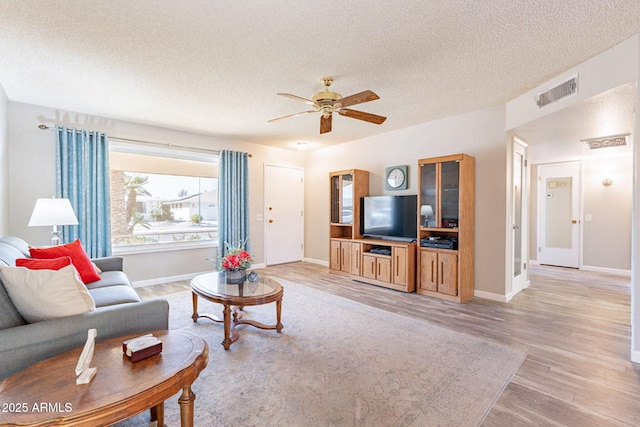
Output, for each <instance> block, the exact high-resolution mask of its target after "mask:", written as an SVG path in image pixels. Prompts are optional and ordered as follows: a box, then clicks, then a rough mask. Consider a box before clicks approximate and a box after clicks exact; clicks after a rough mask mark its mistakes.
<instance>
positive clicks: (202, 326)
mask: <svg viewBox="0 0 640 427" xmlns="http://www.w3.org/2000/svg"><path fill="white" fill-rule="evenodd" d="M278 280H279V281H280V282H281V283H282V285H283V287H284V289H285V294H284V299H283V306H282V323H283V324H284V329H283V331H282V333H281V334H278V333H277V332H276V331H272V330H271V331H266V330H260V329H256V328H253V327H251V326H248V325H240V326H239V327H238V330H239V331H240V339H239V340H238V341H237V342H235V343H234V344H233V345H232V346H231V348H230V350H229V351H225V350H224V349H223V347H222V346H221V345H220V343H221V341H222V338H223V329H222V325H221V324H217V323H213V322H211V321H209V320H207V319H200V320H199V321H198V322H197V323H193V321H192V320H191V317H190V316H191V313H192V309H191V293H190V292H181V293H176V294H172V295H169V296H168V297H167V299H168V300H169V303H170V307H171V309H170V328H171V329H184V330H187V331H190V332H193V333H196V334H198V335H200V336H202V337H203V338H204V339H205V340H206V341H207V343H208V344H209V364H208V366H207V368H206V369H205V370H204V371H203V372H202V373H201V374H200V377H199V378H198V379H197V380H196V381H195V383H194V384H193V391H194V392H195V393H196V396H197V397H196V401H195V425H196V426H207V427H209V426H232V425H235V426H274V427H275V426H385V427H386V426H415V427H422V426H445V425H450V426H477V425H479V424H481V423H482V421H483V419H484V418H485V416H486V415H487V414H488V412H489V411H490V409H491V407H492V406H493V404H494V402H495V401H496V400H497V398H498V397H499V396H500V393H501V392H502V390H503V389H504V387H505V386H506V385H507V384H508V382H509V380H510V378H511V376H512V375H513V374H514V373H515V372H516V370H517V369H518V367H519V366H520V364H521V363H522V361H523V360H524V357H525V354H524V353H522V352H521V351H518V350H515V349H513V348H510V347H507V346H503V345H500V344H496V343H491V342H488V341H485V340H482V339H478V338H475V337H472V336H469V335H465V334H461V333H457V332H454V331H450V330H448V329H445V328H442V327H439V326H436V325H433V324H431V323H428V322H425V321H422V320H416V319H411V318H408V317H403V316H401V315H397V314H394V313H389V312H386V311H383V310H379V309H376V308H373V307H370V306H367V305H363V304H359V303H357V302H353V301H351V300H347V299H344V298H341V297H338V296H335V295H331V294H328V293H324V292H321V291H318V290H315V289H312V288H309V287H305V286H303V285H299V284H296V283H292V282H289V281H286V280H281V279H278ZM199 304H200V306H199V312H200V313H204V312H208V313H215V314H221V311H222V306H221V305H217V304H213V303H209V302H207V301H203V300H202V299H200V303H199ZM245 316H247V317H249V318H251V319H255V320H258V321H261V322H263V323H267V324H273V323H274V321H275V305H274V303H272V304H268V305H265V306H257V307H247V308H246V309H245ZM177 398H178V395H176V396H174V397H173V398H171V399H169V400H167V401H166V402H165V423H166V424H167V425H171V426H175V425H180V413H179V405H178V402H177ZM153 424H155V423H151V425H153ZM148 425H149V413H148V411H146V412H144V413H143V414H140V415H138V416H136V417H134V418H132V419H129V420H127V421H125V422H123V423H119V424H118V426H119V427H125V426H126V427H133V426H136V427H137V426H148Z"/></svg>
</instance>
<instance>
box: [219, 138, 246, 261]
mask: <svg viewBox="0 0 640 427" xmlns="http://www.w3.org/2000/svg"><path fill="white" fill-rule="evenodd" d="M248 157H249V155H248V154H247V153H241V152H239V151H231V150H222V151H221V152H220V170H219V174H218V184H219V192H218V201H219V203H218V207H219V215H220V218H219V221H218V222H219V223H218V256H219V257H221V256H223V255H224V254H225V252H226V251H225V249H226V248H225V246H226V245H231V246H239V245H242V244H244V249H246V250H247V251H248V250H249V161H248Z"/></svg>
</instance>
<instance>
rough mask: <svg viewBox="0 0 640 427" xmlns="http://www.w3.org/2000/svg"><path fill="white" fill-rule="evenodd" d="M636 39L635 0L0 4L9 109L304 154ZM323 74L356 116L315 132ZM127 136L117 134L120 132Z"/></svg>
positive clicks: (534, 81)
mask: <svg viewBox="0 0 640 427" xmlns="http://www.w3.org/2000/svg"><path fill="white" fill-rule="evenodd" d="M638 32H640V2H639V1H638V0H618V1H616V0H601V1H600V0H598V1H596V0H539V1H531V0H485V1H469V0H441V1H439V0H432V1H424V0H419V1H407V0H398V1H386V0H385V1H379V0H375V1H372V0H367V1H361V0H349V1H344V0H326V1H322V0H318V1H313V2H311V1H300V0H272V1H265V0H243V1H227V0H213V1H204V0H201V1H195V0H192V1H175V0H153V1H144V0H143V1H139V0H138V1H130V0H109V1H103V0H83V1H76V0H73V1H72V0H58V1H53V0H51V1H38V0H1V1H0V52H1V54H0V84H2V86H3V87H4V89H5V91H6V92H7V95H8V96H9V99H10V100H12V101H18V102H25V103H31V104H38V105H44V106H48V107H54V108H58V109H60V110H65V111H72V112H81V113H86V114H90V115H96V116H101V117H107V118H113V119H122V120H129V121H133V122H139V123H145V124H152V125H158V126H164V127H169V128H175V129H183V130H189V131H195V132H200V133H206V134H212V135H217V136H222V137H227V138H237V139H240V140H244V141H251V142H257V143H264V144H270V145H275V146H283V147H286V146H289V147H290V146H293V145H294V144H295V142H297V141H307V142H309V143H310V145H311V146H312V147H314V146H322V145H328V144H334V143H339V142H345V141H350V140H354V139H359V138H363V137H366V136H370V135H374V134H378V133H382V132H388V131H391V130H394V129H399V128H403V127H407V126H412V125H416V124H419V123H423V122H427V121H429V120H433V119H436V118H440V117H444V116H448V115H452V114H457V113H462V112H467V111H473V110H476V109H480V108H484V107H487V106H491V105H496V104H500V103H504V102H506V101H508V100H510V99H513V98H515V97H517V96H519V95H520V94H522V93H523V92H525V91H527V90H529V89H531V88H533V87H536V86H537V85H539V84H541V83H543V82H545V81H546V80H548V79H550V78H553V77H555V76H556V75H558V74H560V73H561V72H563V71H565V70H567V69H568V68H571V67H573V66H576V65H578V64H580V63H582V62H584V61H585V60H587V59H589V58H590V57H592V56H594V55H596V54H598V53H600V52H602V51H603V50H606V49H608V48H609V47H611V46H613V45H615V44H617V43H618V42H620V41H622V40H624V39H626V38H628V37H630V36H632V35H633V34H635V33H638ZM322 76H332V77H334V79H335V81H334V84H333V86H332V89H333V90H334V91H336V92H339V93H341V94H342V95H343V96H347V95H351V94H353V93H356V92H360V91H362V90H365V89H371V90H373V91H374V92H376V93H377V94H378V95H379V96H380V99H379V100H377V101H373V102H369V103H365V104H360V105H358V106H357V107H353V108H355V109H358V110H362V111H367V112H371V113H375V114H380V115H384V116H387V117H388V119H387V121H386V122H385V123H384V124H382V125H380V126H378V125H374V124H370V123H366V122H362V121H359V120H354V119H351V118H347V117H342V116H337V117H335V118H334V120H333V132H331V133H328V134H324V135H319V114H309V115H306V116H301V117H296V118H292V119H290V120H285V121H281V122H278V123H267V120H269V119H272V118H276V117H280V116H284V115H288V114H293V113H296V112H300V111H304V110H307V109H308V108H307V107H308V106H307V105H305V104H304V103H302V102H298V101H295V100H292V99H288V98H284V97H280V96H277V95H276V92H288V93H292V94H296V95H299V96H302V97H305V98H309V97H311V96H312V95H313V93H315V92H317V91H319V90H320V89H321V83H320V77H322ZM119 136H125V135H119Z"/></svg>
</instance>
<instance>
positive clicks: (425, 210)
mask: <svg viewBox="0 0 640 427" xmlns="http://www.w3.org/2000/svg"><path fill="white" fill-rule="evenodd" d="M420 215H422V216H433V207H431V205H422V206H421V207H420Z"/></svg>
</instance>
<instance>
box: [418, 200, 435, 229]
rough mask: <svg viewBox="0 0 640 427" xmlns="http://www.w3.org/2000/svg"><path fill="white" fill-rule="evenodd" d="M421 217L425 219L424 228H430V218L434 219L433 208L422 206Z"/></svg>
mask: <svg viewBox="0 0 640 427" xmlns="http://www.w3.org/2000/svg"><path fill="white" fill-rule="evenodd" d="M420 215H422V216H423V217H424V226H425V227H429V218H432V217H433V207H431V205H422V206H420Z"/></svg>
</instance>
